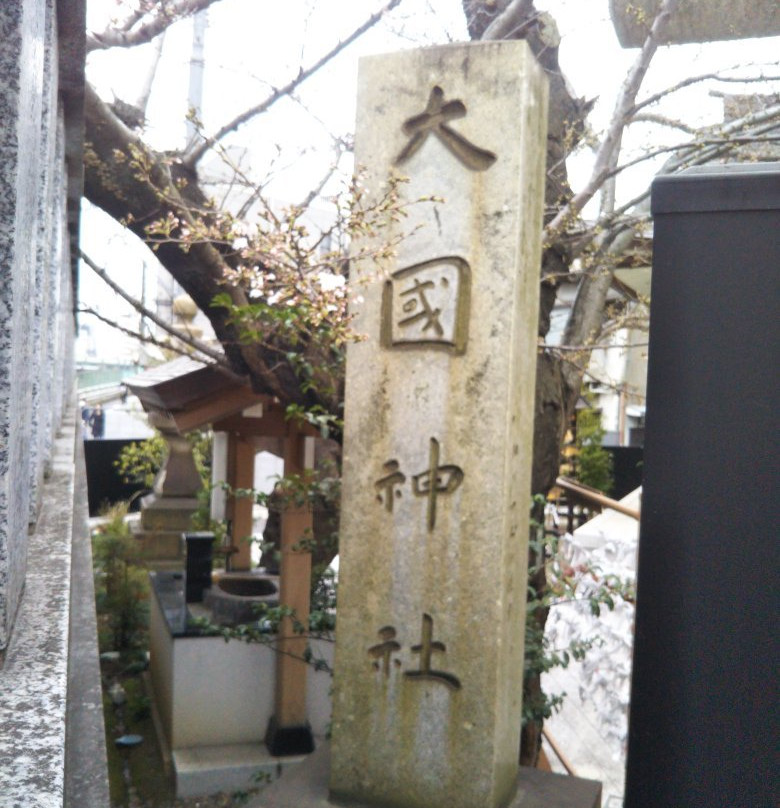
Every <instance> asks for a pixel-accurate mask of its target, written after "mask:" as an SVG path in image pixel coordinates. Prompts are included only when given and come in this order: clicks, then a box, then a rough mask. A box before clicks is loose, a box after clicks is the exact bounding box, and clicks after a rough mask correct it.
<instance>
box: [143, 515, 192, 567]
mask: <svg viewBox="0 0 780 808" xmlns="http://www.w3.org/2000/svg"><path fill="white" fill-rule="evenodd" d="M131 530H132V532H133V538H135V539H136V540H137V541H138V542H139V544H140V545H141V557H142V558H143V560H144V561H152V562H154V561H166V562H174V561H175V562H176V565H177V568H179V567H181V568H183V567H184V542H183V541H182V537H181V531H180V530H144V529H143V528H141V527H140V525H134V526H133V527H132V528H131Z"/></svg>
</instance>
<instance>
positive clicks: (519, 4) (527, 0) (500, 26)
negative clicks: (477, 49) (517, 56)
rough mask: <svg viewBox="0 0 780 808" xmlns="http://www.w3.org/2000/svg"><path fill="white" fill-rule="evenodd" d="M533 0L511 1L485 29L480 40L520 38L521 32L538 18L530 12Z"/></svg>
mask: <svg viewBox="0 0 780 808" xmlns="http://www.w3.org/2000/svg"><path fill="white" fill-rule="evenodd" d="M532 6H533V0H512V2H511V3H510V4H509V5H508V6H507V8H506V9H504V11H502V12H501V14H499V15H498V16H497V17H496V18H495V19H494V20H493V22H491V23H490V25H488V27H487V28H486V29H485V33H484V34H482V39H513V38H517V37H519V36H520V34H521V32H522V30H523V29H524V28H526V27H528V26H529V25H531V24H532V23H533V22H534V20H535V19H536V18H537V17H538V16H539V12H534V14H533V16H531V17H529V12H530V11H531V10H532Z"/></svg>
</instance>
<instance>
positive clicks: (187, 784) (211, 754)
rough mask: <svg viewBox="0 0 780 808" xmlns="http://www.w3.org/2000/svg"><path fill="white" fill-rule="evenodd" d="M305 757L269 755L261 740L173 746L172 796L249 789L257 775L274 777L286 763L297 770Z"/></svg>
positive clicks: (277, 775)
mask: <svg viewBox="0 0 780 808" xmlns="http://www.w3.org/2000/svg"><path fill="white" fill-rule="evenodd" d="M305 760H306V758H305V757H304V756H302V755H301V756H298V757H287V758H276V757H273V756H272V755H271V754H270V753H269V752H268V750H267V749H266V747H265V744H262V743H259V744H230V745H226V746H202V747H194V748H190V749H177V750H175V751H174V752H173V771H174V776H175V780H176V798H177V799H181V798H187V797H202V796H205V795H208V794H216V793H217V792H220V791H226V792H232V791H239V790H241V791H248V792H251V790H252V789H254V788H257V785H258V782H262V780H261V779H259V777H261V776H266V777H267V778H268V779H269V780H271V781H274V780H275V779H276V778H277V777H279V776H280V773H281V772H282V771H283V770H284V769H285V768H286V767H288V766H292V767H294V769H295V770H296V771H300V769H301V766H300V764H301V763H303V762H304V761H305ZM294 776H295V775H293V777H294Z"/></svg>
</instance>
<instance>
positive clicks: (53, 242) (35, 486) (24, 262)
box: [0, 0, 73, 653]
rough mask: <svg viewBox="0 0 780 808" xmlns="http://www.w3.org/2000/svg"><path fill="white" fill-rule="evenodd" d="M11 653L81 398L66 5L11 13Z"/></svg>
mask: <svg viewBox="0 0 780 808" xmlns="http://www.w3.org/2000/svg"><path fill="white" fill-rule="evenodd" d="M0 32H2V35H0V653H1V652H2V651H3V650H4V649H5V648H6V647H7V645H8V642H9V638H10V636H11V633H12V630H13V624H14V617H15V615H16V612H17V609H18V607H19V602H20V597H21V594H22V590H23V587H24V580H25V573H26V569H27V533H28V525H31V524H34V523H35V520H36V516H37V514H38V512H39V509H40V502H41V484H42V481H43V478H44V474H45V473H46V472H47V470H49V461H50V458H51V451H52V445H53V438H54V434H55V432H56V429H57V427H58V426H59V421H60V419H61V417H62V412H63V401H64V400H65V398H66V397H67V396H69V395H70V384H71V379H72V363H71V355H72V337H73V317H72V313H71V311H72V302H71V300H70V290H71V265H70V256H69V253H68V244H67V239H66V232H67V231H66V224H65V221H66V218H65V217H66V205H67V190H66V180H65V166H64V151H65V129H64V125H63V110H62V108H61V107H60V105H59V103H58V92H57V89H58V69H57V67H58V59H57V55H58V51H57V46H58V40H57V19H56V13H55V8H54V0H36V1H35V2H22V0H8V2H3V3H2V4H0Z"/></svg>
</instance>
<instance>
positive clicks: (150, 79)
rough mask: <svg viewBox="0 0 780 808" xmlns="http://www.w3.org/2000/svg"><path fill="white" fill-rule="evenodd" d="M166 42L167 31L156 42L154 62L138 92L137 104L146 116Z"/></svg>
mask: <svg viewBox="0 0 780 808" xmlns="http://www.w3.org/2000/svg"><path fill="white" fill-rule="evenodd" d="M164 44H165V31H163V32H162V34H160V36H159V37H157V39H156V40H155V42H154V56H153V57H152V62H151V64H150V65H149V68H148V70H147V71H146V76H145V77H144V83H143V85H142V87H141V91H140V92H139V93H138V98H137V99H136V102H135V105H136V106H137V107H138V109H140V110H141V113H142V114H143V116H144V117H146V108H147V107H148V106H149V97H150V96H151V94H152V84H153V83H154V77H155V76H156V75H157V68H158V67H159V65H160V57H161V56H162V50H163V45H164Z"/></svg>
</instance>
